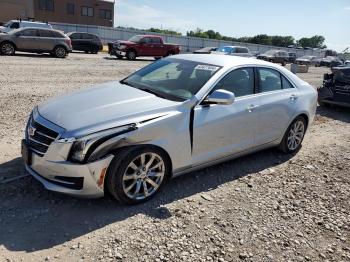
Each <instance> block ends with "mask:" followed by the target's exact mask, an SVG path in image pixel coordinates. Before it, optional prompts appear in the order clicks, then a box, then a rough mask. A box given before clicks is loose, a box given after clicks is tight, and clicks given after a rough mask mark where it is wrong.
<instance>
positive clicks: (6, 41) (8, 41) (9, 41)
mask: <svg viewBox="0 0 350 262" xmlns="http://www.w3.org/2000/svg"><path fill="white" fill-rule="evenodd" d="M4 43H10V44H12V45H13V46H14V47H15V50H16V51H17V50H18V48H17V46H16V44H15V43H14V42H13V41H11V40H4V41H2V42H0V45H2V44H4Z"/></svg>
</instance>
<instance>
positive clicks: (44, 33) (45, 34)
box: [39, 30, 54, 37]
mask: <svg viewBox="0 0 350 262" xmlns="http://www.w3.org/2000/svg"><path fill="white" fill-rule="evenodd" d="M39 32H40V36H41V37H54V35H53V33H52V31H49V30H39Z"/></svg>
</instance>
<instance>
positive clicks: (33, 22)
mask: <svg viewBox="0 0 350 262" xmlns="http://www.w3.org/2000/svg"><path fill="white" fill-rule="evenodd" d="M10 21H11V22H21V23H28V24H45V25H46V24H48V23H44V22H36V21H24V20H10Z"/></svg>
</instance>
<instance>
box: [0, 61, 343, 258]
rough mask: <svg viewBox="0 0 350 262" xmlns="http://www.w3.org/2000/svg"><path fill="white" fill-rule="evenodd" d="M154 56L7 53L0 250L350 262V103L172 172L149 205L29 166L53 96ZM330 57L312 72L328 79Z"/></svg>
mask: <svg viewBox="0 0 350 262" xmlns="http://www.w3.org/2000/svg"><path fill="white" fill-rule="evenodd" d="M148 62H149V61H147V60H144V61H136V62H128V61H117V60H114V59H111V58H109V57H107V56H106V55H103V54H101V55H86V54H71V55H70V56H69V58H68V59H65V60H59V59H53V58H51V57H49V56H41V55H39V56H37V55H17V56H15V57H0V94H1V95H0V149H1V150H0V261H44V260H46V261H49V260H50V261H51V260H52V261H80V260H84V261H96V260H101V261H221V262H222V261H239V260H242V261H350V205H349V203H350V190H349V189H350V187H349V186H350V172H349V170H350V124H349V123H350V111H349V110H346V109H341V108H336V107H332V108H322V109H321V108H319V109H318V114H317V118H316V121H315V123H314V125H313V126H312V127H311V128H310V130H309V132H308V134H307V136H306V139H305V142H304V146H303V148H302V149H301V151H300V152H299V153H298V154H297V155H293V156H286V155H283V154H280V153H279V152H278V151H276V150H274V149H271V150H266V151H263V152H260V153H256V154H254V155H250V156H247V157H243V158H240V159H238V160H235V161H230V162H227V163H224V164H221V165H218V166H214V167H211V168H207V169H204V170H202V171H199V172H194V173H192V174H189V175H186V176H183V177H180V178H177V179H175V180H173V181H171V182H170V183H169V184H168V185H167V186H166V187H165V188H164V190H163V192H161V193H160V194H159V195H158V196H156V197H155V198H154V199H153V200H151V201H150V202H148V203H146V204H144V205H139V206H120V205H119V204H117V203H116V202H115V201H113V200H112V199H111V198H110V197H105V198H103V199H98V200H86V199H75V198H71V197H68V196H63V195H58V194H54V193H51V192H48V191H47V190H45V189H44V188H43V187H42V186H41V184H40V183H38V182H37V181H35V180H34V179H32V178H31V177H29V176H26V177H23V178H20V179H17V180H15V181H12V182H7V181H8V179H11V178H14V177H17V176H21V175H25V173H24V171H23V164H22V161H21V159H20V147H19V144H20V139H21V138H22V135H23V128H24V125H25V121H26V117H27V115H28V114H29V112H30V110H31V109H32V108H33V106H35V105H36V104H38V103H40V102H41V101H44V100H46V99H47V98H49V97H52V96H55V95H58V94H62V93H67V92H70V91H72V90H75V89H78V88H81V87H86V86H90V85H92V84H96V83H101V82H105V81H109V80H115V79H121V78H122V77H124V76H126V75H128V74H129V73H131V72H132V71H134V70H136V69H138V68H140V67H142V66H144V65H145V64H147V63H148ZM325 72H327V69H324V68H311V72H310V73H308V74H303V75H300V77H302V78H303V79H305V80H306V81H308V82H309V83H311V84H313V85H314V86H319V85H320V84H321V82H322V75H323V73H325Z"/></svg>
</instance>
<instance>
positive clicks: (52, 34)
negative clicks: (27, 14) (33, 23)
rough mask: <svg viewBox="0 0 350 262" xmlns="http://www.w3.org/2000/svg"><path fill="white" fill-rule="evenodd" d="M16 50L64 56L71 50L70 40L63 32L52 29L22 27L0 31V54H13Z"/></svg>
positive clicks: (58, 56)
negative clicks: (6, 31) (7, 31)
mask: <svg viewBox="0 0 350 262" xmlns="http://www.w3.org/2000/svg"><path fill="white" fill-rule="evenodd" d="M16 51H22V52H30V53H39V54H41V53H50V54H51V55H52V56H55V57H57V58H65V57H66V56H67V55H68V53H70V52H71V51H72V42H71V40H70V38H69V37H68V36H66V35H65V34H64V33H62V32H61V31H58V30H54V29H43V28H22V29H16V30H13V31H11V32H9V33H0V55H14V54H15V52H16Z"/></svg>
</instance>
